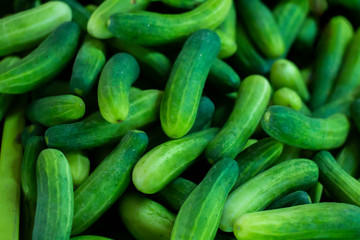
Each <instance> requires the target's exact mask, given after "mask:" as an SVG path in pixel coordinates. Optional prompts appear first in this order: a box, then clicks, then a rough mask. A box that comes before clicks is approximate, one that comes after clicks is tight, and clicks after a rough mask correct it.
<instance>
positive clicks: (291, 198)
mask: <svg viewBox="0 0 360 240" xmlns="http://www.w3.org/2000/svg"><path fill="white" fill-rule="evenodd" d="M304 204H311V198H310V196H309V194H308V193H307V192H304V191H296V192H293V193H290V194H288V195H286V196H285V197H282V198H279V199H277V200H275V201H274V202H273V203H272V204H271V205H270V206H268V207H267V208H266V210H271V209H277V208H286V207H293V206H298V205H304Z"/></svg>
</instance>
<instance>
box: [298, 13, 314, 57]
mask: <svg viewBox="0 0 360 240" xmlns="http://www.w3.org/2000/svg"><path fill="white" fill-rule="evenodd" d="M318 25H319V24H318V21H317V19H316V18H315V17H313V16H307V17H306V19H305V21H304V23H303V24H302V26H301V28H300V31H299V33H298V35H297V36H296V39H295V43H294V47H295V49H296V50H299V51H304V50H305V51H307V50H311V49H312V48H313V47H314V44H315V40H316V38H317V36H318V34H319V26H318Z"/></svg>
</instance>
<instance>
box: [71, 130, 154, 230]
mask: <svg viewBox="0 0 360 240" xmlns="http://www.w3.org/2000/svg"><path fill="white" fill-rule="evenodd" d="M147 144H148V137H147V135H146V134H145V133H144V132H143V131H139V130H132V131H129V132H128V133H127V134H126V135H125V136H124V137H123V139H122V140H121V142H120V143H119V144H118V145H117V147H116V148H115V149H114V150H113V151H112V152H111V153H110V155H109V156H107V157H106V158H105V159H104V160H103V161H102V162H101V163H100V165H99V166H97V167H96V169H95V170H94V171H93V172H92V173H91V174H90V176H89V177H88V178H87V179H86V180H85V181H84V182H83V183H82V184H81V185H80V187H79V188H77V189H76V190H75V193H74V218H73V227H72V230H71V234H72V235H77V234H79V233H81V232H83V231H84V230H85V229H87V228H88V227H90V226H91V225H92V224H93V223H94V222H95V221H96V220H97V219H98V218H99V217H100V216H101V215H102V214H103V213H104V212H105V211H106V210H107V209H108V208H109V207H110V206H111V205H112V204H113V203H114V202H115V201H116V200H117V199H118V198H119V197H120V196H121V194H122V193H123V192H124V191H125V189H126V188H127V186H128V185H129V183H130V181H131V171H132V169H133V167H134V165H135V163H136V162H137V161H138V159H139V158H140V157H141V155H142V154H143V153H144V151H145V149H146V146H147Z"/></svg>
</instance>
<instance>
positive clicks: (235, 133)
mask: <svg viewBox="0 0 360 240" xmlns="http://www.w3.org/2000/svg"><path fill="white" fill-rule="evenodd" d="M270 93H271V87H270V84H269V82H268V81H267V79H266V78H264V77H262V76H260V75H252V76H249V77H247V78H246V79H245V80H244V81H243V82H242V83H241V84H240V88H239V91H238V97H237V99H236V103H235V106H234V109H233V111H232V113H231V115H230V116H229V118H228V119H227V121H226V123H225V125H224V127H223V128H222V129H221V130H220V132H219V133H218V134H217V135H216V136H215V138H214V139H213V140H211V142H210V143H209V145H208V146H207V147H206V151H205V155H206V158H207V159H208V161H209V162H210V163H214V162H216V161H218V160H220V159H222V158H225V157H229V158H235V157H236V155H238V154H239V152H240V151H241V149H242V148H243V146H244V144H245V143H246V141H247V140H248V138H249V137H250V136H251V135H252V134H253V133H254V131H255V128H256V126H257V125H258V123H259V122H260V119H261V117H262V115H263V113H264V111H265V109H266V106H267V104H268V102H269V100H270Z"/></svg>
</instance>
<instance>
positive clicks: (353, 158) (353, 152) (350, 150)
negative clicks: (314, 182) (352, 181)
mask: <svg viewBox="0 0 360 240" xmlns="http://www.w3.org/2000/svg"><path fill="white" fill-rule="evenodd" d="M359 145H360V142H359V140H358V139H357V138H356V137H355V136H351V137H349V139H348V141H347V143H346V144H345V146H344V147H343V148H342V149H341V151H340V152H339V154H338V155H337V157H336V161H337V162H338V163H339V165H340V167H341V168H342V169H344V170H345V171H346V172H347V173H348V174H349V175H351V176H352V177H354V178H357V177H358V176H359V167H360V161H359V160H360V149H359Z"/></svg>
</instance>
